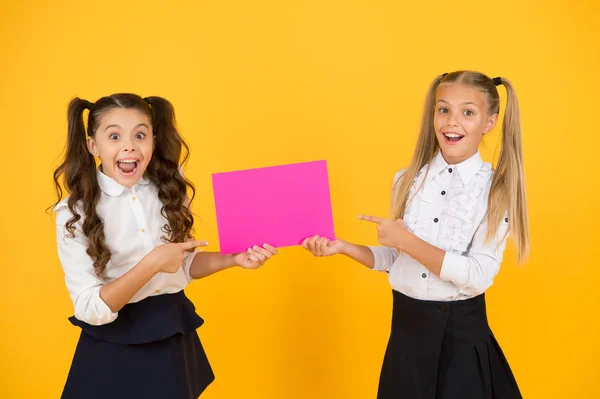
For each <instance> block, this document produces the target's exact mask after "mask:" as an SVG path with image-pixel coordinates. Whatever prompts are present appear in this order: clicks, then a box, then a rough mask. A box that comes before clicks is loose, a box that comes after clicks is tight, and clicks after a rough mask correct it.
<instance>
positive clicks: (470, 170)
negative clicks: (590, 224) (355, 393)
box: [370, 152, 521, 399]
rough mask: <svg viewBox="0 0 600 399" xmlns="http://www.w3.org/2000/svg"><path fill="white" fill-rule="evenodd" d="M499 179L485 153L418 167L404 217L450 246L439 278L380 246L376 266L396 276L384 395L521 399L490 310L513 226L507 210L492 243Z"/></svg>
mask: <svg viewBox="0 0 600 399" xmlns="http://www.w3.org/2000/svg"><path fill="white" fill-rule="evenodd" d="M402 174H403V171H400V172H398V174H396V176H395V181H398V179H399V178H400V177H401V176H402ZM492 176H493V170H492V167H491V165H490V164H489V163H484V162H483V161H482V159H481V156H480V154H479V153H476V154H475V155H473V156H472V157H471V158H469V159H467V160H465V161H463V162H461V163H460V164H457V165H449V164H448V163H447V162H446V161H445V160H444V158H443V157H442V155H441V152H438V154H437V155H436V156H435V158H434V159H433V161H432V162H431V165H430V167H429V171H427V166H425V167H423V169H422V170H421V171H420V172H419V173H418V174H417V176H416V178H415V180H414V182H413V184H412V187H411V190H410V197H409V198H413V199H412V201H411V202H409V204H408V206H407V208H406V212H405V215H404V217H403V220H404V222H405V225H406V228H407V229H408V230H409V231H411V232H412V233H414V234H415V235H417V236H418V237H420V238H421V239H423V240H425V241H427V242H428V243H430V244H432V245H434V246H436V247H438V248H441V249H443V250H445V251H446V254H445V256H444V260H443V264H442V269H441V273H440V276H439V277H438V276H436V275H434V274H433V273H431V272H430V271H429V269H427V268H426V267H425V266H423V265H422V264H420V263H419V262H417V261H416V260H415V259H413V258H412V257H410V256H409V255H408V254H406V253H403V252H402V253H399V251H397V250H396V249H393V248H388V247H385V246H372V247H370V248H371V250H372V251H373V254H374V257H375V267H374V268H375V269H376V270H381V271H386V272H388V273H389V282H390V285H391V286H392V293H393V301H394V302H393V303H394V304H393V315H392V325H391V333H390V338H389V342H388V346H387V349H386V353H385V357H384V360H383V366H382V370H381V375H380V381H379V390H378V396H377V397H378V399H391V398H395V399H396V398H407V399H470V398H472V399H516V398H521V394H520V392H519V388H518V386H517V383H516V381H515V378H514V376H513V374H512V372H511V369H510V367H509V365H508V362H507V360H506V358H505V356H504V354H503V352H502V350H501V348H500V346H499V345H498V342H497V341H496V339H495V338H494V335H493V333H492V331H491V329H490V327H489V325H488V321H487V316H486V306H485V291H486V290H487V289H488V288H489V287H490V286H491V285H492V283H493V280H494V277H495V276H496V274H497V273H498V271H499V268H500V263H501V262H502V257H503V252H504V249H505V246H506V237H505V233H506V232H507V229H508V218H507V217H505V218H504V219H503V221H502V223H501V225H500V227H499V229H498V232H497V233H496V235H495V238H494V239H493V240H492V242H490V243H485V242H484V239H485V234H486V230H487V221H486V219H485V216H486V212H487V201H488V197H489V190H490V186H491V182H492ZM419 187H420V189H419ZM418 189H419V190H418Z"/></svg>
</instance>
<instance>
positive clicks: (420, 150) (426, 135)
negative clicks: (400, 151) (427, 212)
mask: <svg viewBox="0 0 600 399" xmlns="http://www.w3.org/2000/svg"><path fill="white" fill-rule="evenodd" d="M443 77H444V75H440V76H438V77H436V78H435V79H434V80H433V82H431V85H430V86H429V90H428V91H427V96H426V97H425V104H424V107H423V116H422V119H421V130H420V133H419V138H418V139H417V146H416V147H415V151H414V154H413V158H412V161H411V163H410V165H409V167H408V168H407V170H406V172H405V173H404V174H403V175H402V177H401V179H400V180H398V181H397V182H395V185H394V191H395V195H394V200H393V203H392V215H393V218H394V219H401V218H402V217H404V213H405V211H406V207H407V205H408V203H409V202H410V201H411V200H412V198H408V197H409V194H410V188H411V186H412V183H413V181H414V180H415V178H416V176H417V174H418V173H419V171H420V170H421V168H422V167H423V166H425V165H427V164H429V163H430V162H431V160H432V159H433V157H434V156H435V153H436V151H437V149H438V148H439V144H438V142H437V139H436V137H435V130H434V128H433V117H434V112H435V94H436V90H437V88H438V86H439V85H440V82H441V81H442V78H443ZM417 191H418V190H417Z"/></svg>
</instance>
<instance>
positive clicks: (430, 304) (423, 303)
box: [392, 290, 485, 313]
mask: <svg viewBox="0 0 600 399" xmlns="http://www.w3.org/2000/svg"><path fill="white" fill-rule="evenodd" d="M392 293H393V296H394V312H395V311H396V310H405V311H415V312H420V313H422V312H425V313H429V312H435V313H439V312H442V313H446V312H453V311H472V310H477V309H480V310H483V311H485V293H484V294H481V295H478V296H476V297H473V298H469V299H463V300H458V301H429V300H423V299H416V298H412V297H409V296H407V295H404V294H403V293H401V292H399V291H396V290H392Z"/></svg>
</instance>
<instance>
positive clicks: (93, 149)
mask: <svg viewBox="0 0 600 399" xmlns="http://www.w3.org/2000/svg"><path fill="white" fill-rule="evenodd" d="M87 148H88V151H89V152H90V154H92V155H93V156H95V157H97V156H100V153H99V152H98V147H97V146H96V142H95V141H94V139H93V138H92V137H88V138H87Z"/></svg>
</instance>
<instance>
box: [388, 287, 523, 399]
mask: <svg viewBox="0 0 600 399" xmlns="http://www.w3.org/2000/svg"><path fill="white" fill-rule="evenodd" d="M393 296H394V310H393V316H392V329H391V334H390V339H389V342H388V346H387V349H386V352H385V357H384V360H383V367H382V369H381V376H380V380H379V391H378V395H377V398H378V399H400V398H402V399H404V398H406V399H520V398H522V396H521V393H520V392H519V388H518V386H517V382H516V380H515V378H514V376H513V373H512V371H511V369H510V367H509V365H508V362H507V360H506V358H505V356H504V354H503V352H502V349H500V346H499V345H498V342H497V341H496V339H495V338H494V335H493V334H492V331H491V329H490V327H489V325H488V320H487V315H486V306H485V295H479V296H477V297H474V298H470V299H467V300H461V301H451V302H437V301H423V300H418V299H413V298H410V297H408V296H406V295H403V294H401V293H400V292H397V291H393Z"/></svg>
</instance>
